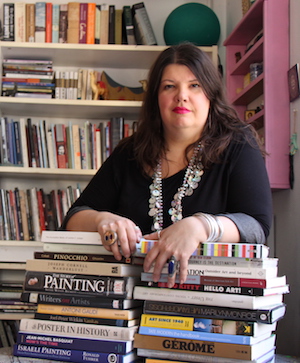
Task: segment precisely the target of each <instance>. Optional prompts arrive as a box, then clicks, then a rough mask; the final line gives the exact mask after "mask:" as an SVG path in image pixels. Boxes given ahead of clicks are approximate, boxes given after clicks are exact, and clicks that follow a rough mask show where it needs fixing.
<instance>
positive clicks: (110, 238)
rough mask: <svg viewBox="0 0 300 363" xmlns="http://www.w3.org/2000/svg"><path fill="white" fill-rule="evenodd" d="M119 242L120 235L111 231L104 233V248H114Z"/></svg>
mask: <svg viewBox="0 0 300 363" xmlns="http://www.w3.org/2000/svg"><path fill="white" fill-rule="evenodd" d="M117 240H118V234H117V232H115V231H112V230H111V229H109V230H108V231H106V232H105V233H104V240H103V245H104V246H112V245H113V244H114V243H116V242H117Z"/></svg>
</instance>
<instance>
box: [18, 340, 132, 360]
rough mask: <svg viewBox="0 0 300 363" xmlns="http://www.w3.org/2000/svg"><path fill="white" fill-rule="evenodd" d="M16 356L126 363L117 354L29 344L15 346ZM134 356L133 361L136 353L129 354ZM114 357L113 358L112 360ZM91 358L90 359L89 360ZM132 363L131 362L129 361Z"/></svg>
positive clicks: (121, 356) (122, 356)
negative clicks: (112, 360) (111, 360)
mask: <svg viewBox="0 0 300 363" xmlns="http://www.w3.org/2000/svg"><path fill="white" fill-rule="evenodd" d="M13 351H14V355H16V356H21V357H30V358H41V359H54V360H60V361H61V360H63V359H64V360H65V359H66V357H68V361H69V362H77V363H81V362H82V363H83V362H86V361H87V360H90V359H91V358H93V359H92V361H93V362H95V363H102V362H109V361H110V359H114V361H115V362H118V363H125V362H126V361H125V358H124V355H120V354H115V353H100V352H95V351H85V350H73V349H62V348H60V349H58V348H50V347H43V346H37V345H31V344H29V345H27V344H14V348H13ZM128 354H129V355H131V356H132V359H133V360H134V359H136V358H137V357H136V353H128ZM112 356H113V358H112ZM87 357H89V359H88V358H87ZM129 362H131V361H129Z"/></svg>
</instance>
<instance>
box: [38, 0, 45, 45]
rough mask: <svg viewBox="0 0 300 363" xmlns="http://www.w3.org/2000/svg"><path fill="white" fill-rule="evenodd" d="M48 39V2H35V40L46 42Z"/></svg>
mask: <svg viewBox="0 0 300 363" xmlns="http://www.w3.org/2000/svg"><path fill="white" fill-rule="evenodd" d="M45 40H46V2H44V1H38V2H36V3H35V42H36V43H45Z"/></svg>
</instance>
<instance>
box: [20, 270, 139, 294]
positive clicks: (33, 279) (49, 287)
mask: <svg viewBox="0 0 300 363" xmlns="http://www.w3.org/2000/svg"><path fill="white" fill-rule="evenodd" d="M138 280H139V279H138V278H135V277H107V276H105V277H103V276H99V275H83V274H77V273H76V272H75V271H74V272H73V273H71V272H70V273H69V274H66V273H59V272H38V271H36V272H35V271H26V273H25V281H24V290H25V291H38V292H60V293H64V292H68V293H77V294H78V297H80V295H81V294H83V295H87V294H88V295H90V294H91V295H94V296H95V295H96V296H98V297H99V296H101V297H109V298H117V299H121V298H124V299H125V298H126V299H131V298H132V293H133V288H134V286H135V285H136V283H137V281H138Z"/></svg>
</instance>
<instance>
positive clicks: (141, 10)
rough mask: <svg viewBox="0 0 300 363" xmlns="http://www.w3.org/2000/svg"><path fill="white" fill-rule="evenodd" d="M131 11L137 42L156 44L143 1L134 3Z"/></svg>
mask: <svg viewBox="0 0 300 363" xmlns="http://www.w3.org/2000/svg"><path fill="white" fill-rule="evenodd" d="M132 12H133V21H134V28H135V34H136V39H137V44H142V45H157V41H156V38H155V35H154V31H153V28H152V25H151V22H150V19H149V16H148V12H147V10H146V7H145V4H144V3H143V2H140V3H138V4H134V5H133V6H132Z"/></svg>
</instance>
